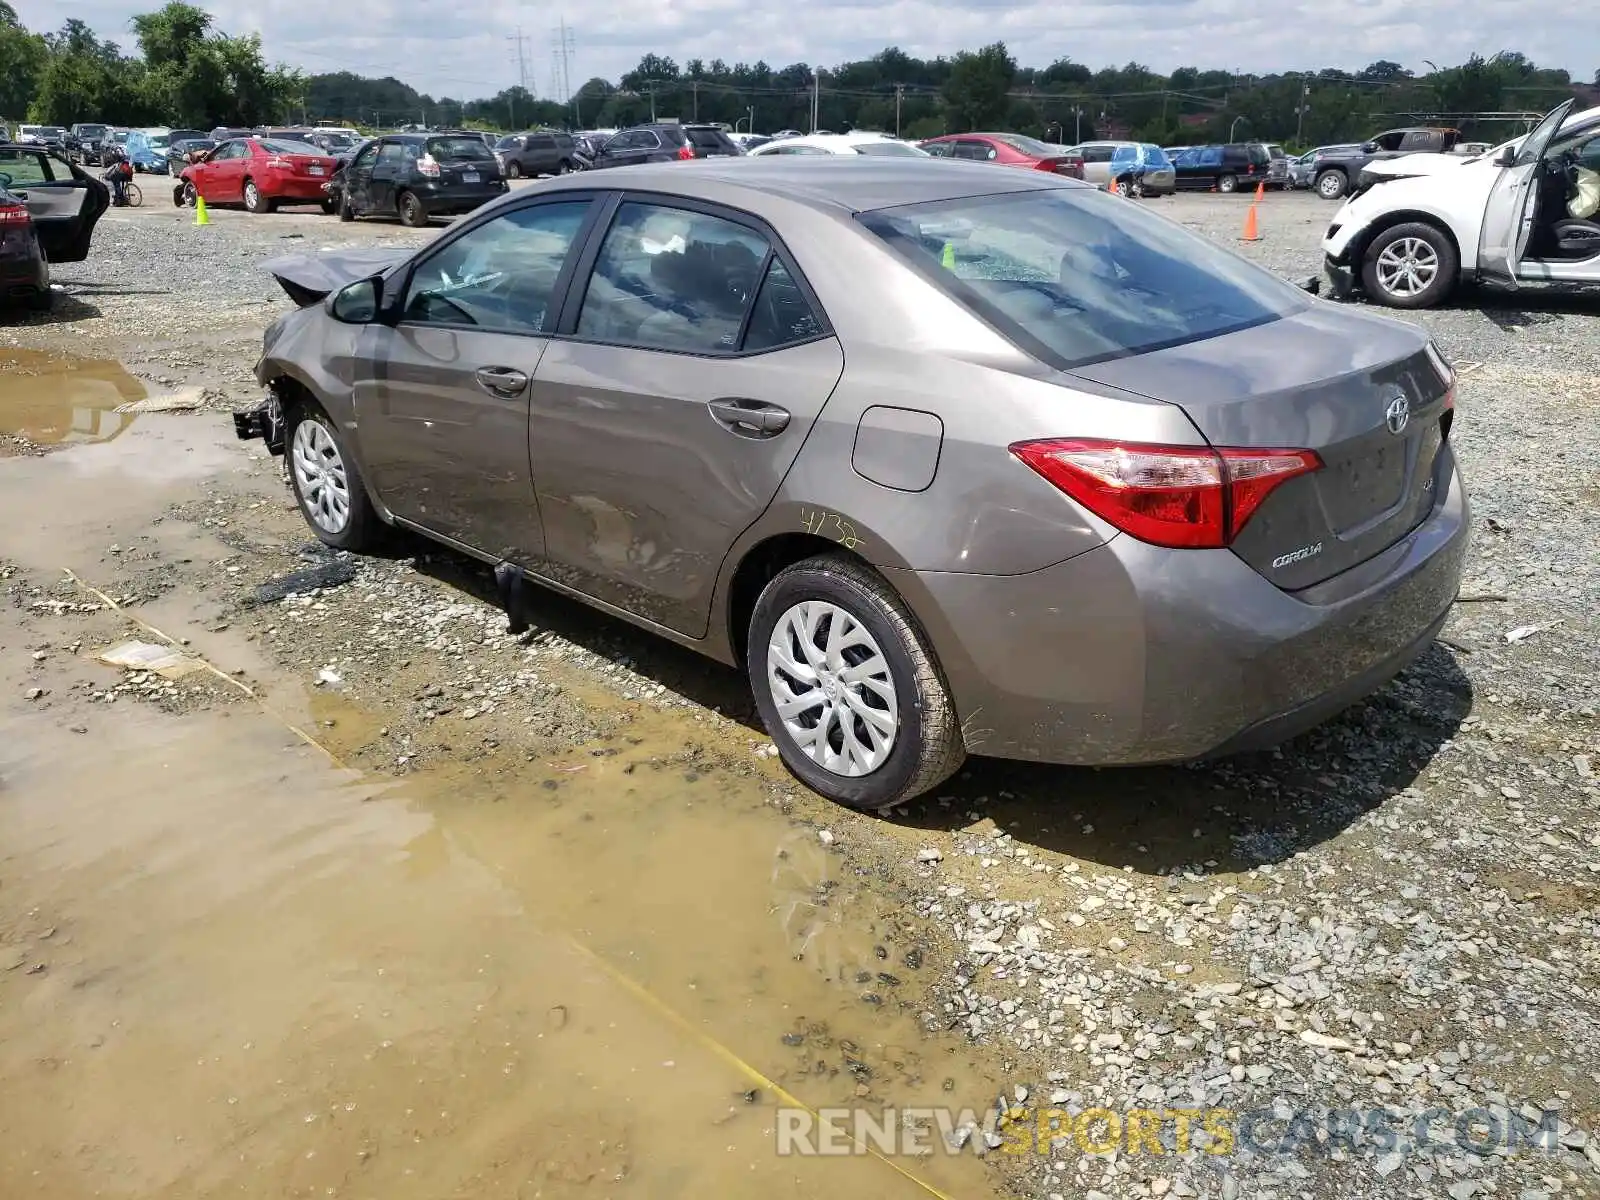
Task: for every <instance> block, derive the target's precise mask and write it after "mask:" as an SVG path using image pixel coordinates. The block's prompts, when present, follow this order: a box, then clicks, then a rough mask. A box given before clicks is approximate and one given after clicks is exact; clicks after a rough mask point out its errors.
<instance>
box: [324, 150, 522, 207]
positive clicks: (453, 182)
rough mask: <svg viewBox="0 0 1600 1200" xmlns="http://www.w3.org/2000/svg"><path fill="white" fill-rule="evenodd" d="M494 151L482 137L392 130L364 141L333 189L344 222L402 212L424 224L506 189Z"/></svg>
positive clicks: (334, 202) (331, 194)
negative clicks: (387, 133)
mask: <svg viewBox="0 0 1600 1200" xmlns="http://www.w3.org/2000/svg"><path fill="white" fill-rule="evenodd" d="M506 188H507V184H506V181H505V179H504V178H503V177H502V176H501V174H500V164H499V163H498V162H496V161H495V157H494V152H493V151H491V150H490V149H489V147H488V146H486V145H484V143H483V139H482V138H480V137H477V136H472V137H463V136H457V135H440V134H429V133H392V134H389V135H388V136H386V137H380V138H374V139H373V140H372V141H370V142H366V143H364V144H363V145H362V146H361V148H360V149H359V150H357V151H356V153H355V155H354V156H353V157H352V158H351V159H350V160H349V162H348V163H345V164H344V166H343V167H342V169H341V170H340V172H339V176H338V178H337V179H336V180H335V181H334V182H333V184H332V185H331V186H330V187H329V189H328V196H329V198H330V200H329V202H330V204H331V205H332V206H333V211H336V212H337V213H338V214H339V219H340V220H341V221H353V220H355V219H356V218H357V217H371V216H378V217H386V216H398V217H399V218H400V223H401V224H402V225H408V226H410V227H412V228H413V229H421V228H422V227H424V226H426V225H427V224H428V222H429V221H430V220H431V219H432V218H434V217H440V216H454V215H457V214H459V213H466V212H471V211H472V210H473V209H475V208H477V207H478V206H480V205H482V204H486V203H488V202H489V201H490V200H493V199H496V198H497V197H499V196H502V195H504V194H505V192H506Z"/></svg>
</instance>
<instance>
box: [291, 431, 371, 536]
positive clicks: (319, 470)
mask: <svg viewBox="0 0 1600 1200" xmlns="http://www.w3.org/2000/svg"><path fill="white" fill-rule="evenodd" d="M284 417H285V418H286V420H285V429H284V457H285V459H286V465H287V466H288V468H289V487H290V488H291V489H292V490H293V492H294V498H295V501H296V503H298V504H299V505H300V515H301V516H302V517H304V518H305V520H306V524H307V525H309V526H311V532H312V533H314V534H316V535H317V537H318V538H319V539H321V541H322V542H323V544H324V545H328V546H332V547H333V548H334V549H336V550H349V551H352V552H355V553H360V552H361V551H363V550H367V549H371V548H372V547H373V546H375V545H377V543H378V540H379V538H380V536H381V534H382V530H383V520H382V518H380V517H379V516H378V511H377V509H375V508H374V507H373V505H372V501H371V499H370V498H369V497H368V496H367V485H366V481H365V480H363V479H362V478H361V468H360V467H358V466H357V465H356V461H355V459H354V458H352V457H351V455H350V452H349V449H348V448H347V446H346V445H345V441H344V436H343V434H342V433H340V431H339V429H338V428H337V426H335V424H334V422H333V419H332V418H331V417H329V416H328V414H327V413H325V412H323V411H322V409H320V408H318V407H317V406H316V405H314V404H306V403H300V404H296V405H294V406H293V407H292V408H290V409H289V410H288V411H287V412H285V413H284Z"/></svg>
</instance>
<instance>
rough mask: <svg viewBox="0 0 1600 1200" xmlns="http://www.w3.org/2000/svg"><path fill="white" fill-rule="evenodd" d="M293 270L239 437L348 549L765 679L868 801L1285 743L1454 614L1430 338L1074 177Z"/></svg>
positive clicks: (783, 174) (966, 183)
mask: <svg viewBox="0 0 1600 1200" xmlns="http://www.w3.org/2000/svg"><path fill="white" fill-rule="evenodd" d="M612 179H615V182H614V183H612V182H610V181H611V180H612ZM597 180H599V181H600V182H598V183H597V182H596V181H597ZM267 266H268V268H269V269H270V270H271V271H272V273H273V274H274V275H275V276H276V277H277V278H278V279H279V280H280V282H281V283H282V284H283V287H284V290H285V291H286V292H287V293H288V294H289V295H290V296H291V297H293V298H294V299H295V300H296V301H297V303H298V304H299V305H301V306H302V307H299V308H298V309H296V310H294V311H291V312H289V313H288V314H287V315H285V316H284V317H282V318H280V319H279V320H278V321H277V322H276V323H275V324H274V325H273V326H272V327H271V328H269V329H268V331H267V332H266V334H265V338H264V342H263V346H262V353H261V357H260V359H259V362H258V365H257V378H258V380H259V381H260V383H261V384H262V385H263V386H264V387H266V388H267V389H269V392H268V398H267V399H266V400H265V401H264V402H263V403H262V404H261V405H259V406H257V407H255V408H252V409H249V410H244V411H240V412H238V413H236V414H235V422H236V427H237V429H238V431H239V433H240V435H241V436H242V437H261V438H264V439H265V440H266V442H267V445H268V446H269V447H270V448H272V449H273V450H274V451H275V452H277V453H281V454H285V455H286V456H287V463H286V466H287V468H288V474H289V480H290V486H291V488H292V490H293V494H294V496H295V498H296V500H297V501H298V503H299V506H300V509H301V511H302V513H303V514H304V516H305V518H306V520H307V522H308V523H309V525H310V526H311V528H312V530H313V531H314V532H315V534H316V536H317V537H318V538H320V539H321V540H322V541H323V542H325V543H326V544H328V545H330V546H335V547H339V548H341V549H345V550H351V551H360V550H365V549H368V548H371V547H373V546H374V545H375V543H376V542H378V540H379V538H380V535H381V534H382V532H383V531H384V529H385V527H386V526H390V525H392V526H397V527H400V528H403V529H406V530H410V531H414V532H418V533H421V534H424V535H426V536H427V537H430V538H433V539H436V540H437V541H439V542H441V543H443V544H444V545H447V546H450V547H453V548H454V549H456V550H458V551H460V552H462V553H464V554H468V555H472V556H475V557H477V558H479V559H481V560H482V561H483V562H484V563H485V564H489V565H492V566H493V567H494V575H495V579H496V581H497V583H498V585H499V587H500V595H501V598H502V600H503V602H504V604H505V606H506V608H507V609H508V611H509V613H510V614H511V618H512V620H511V626H510V627H511V629H512V630H514V631H516V630H520V629H523V628H526V626H527V619H528V614H529V609H528V605H529V603H530V597H529V595H528V592H529V590H530V589H529V586H528V585H529V584H533V583H536V584H540V585H543V586H546V587H548V588H551V589H554V590H556V591H559V592H564V593H566V594H568V595H573V596H577V597H580V598H582V599H583V600H585V601H587V602H588V603H590V604H592V605H593V606H595V607H596V608H598V609H601V610H603V611H605V612H608V613H612V614H615V615H617V616H620V617H622V618H623V619H625V620H628V621H631V622H633V623H634V624H636V625H639V626H641V627H643V628H645V629H648V630H651V631H653V632H655V633H658V634H660V635H662V636H664V637H667V638H669V639H671V640H673V641H675V642H679V643H681V644H683V645H685V646H689V647H693V648H694V649H696V650H699V651H701V652H703V653H705V654H707V655H710V656H711V657H712V658H714V659H717V660H719V661H721V662H724V663H729V664H740V665H742V666H743V667H744V669H745V671H746V673H747V674H748V677H749V681H750V684H751V686H752V687H753V689H754V691H755V697H756V703H757V707H758V709H759V711H760V714H761V718H762V720H763V722H764V724H765V726H766V728H767V730H768V732H769V733H770V734H771V736H772V738H773V741H774V742H775V744H776V746H777V749H778V752H779V754H780V755H781V757H782V759H783V761H784V763H785V764H786V765H787V766H788V768H789V769H790V770H791V771H792V772H793V773H794V774H795V775H796V776H797V777H798V778H799V779H801V780H802V781H803V782H805V783H806V784H807V785H808V786H810V787H811V788H813V789H815V790H816V791H818V792H819V793H821V794H822V795H824V796H828V797H831V798H832V799H834V800H836V801H838V802H840V803H843V804H847V805H852V806H855V807H858V808H863V809H873V810H877V809H883V808H887V807H889V806H892V805H896V804H899V803H902V802H904V801H906V800H909V799H911V798H912V797H914V796H916V795H918V794H920V793H922V792H925V791H927V790H928V789H929V788H931V787H934V786H935V785H936V784H938V783H939V782H940V781H941V780H942V779H944V778H945V777H946V776H948V775H949V774H950V773H951V772H952V771H954V770H955V769H956V768H957V767H958V765H959V764H960V763H961V761H962V759H963V758H964V757H965V756H966V755H967V754H968V753H981V754H988V755H997V756H1003V757H1010V758H1025V759H1036V760H1042V761H1048V762H1057V763H1089V764H1099V765H1110V764H1119V763H1120V764H1126V763H1163V762H1172V761H1177V760H1187V759H1193V758H1196V757H1200V756H1205V755H1211V754H1218V753H1228V752H1232V751H1236V750H1242V749H1247V748H1254V747H1259V746H1268V745H1272V744H1275V743H1277V742H1280V741H1282V740H1283V739H1284V738H1286V737H1289V736H1290V735H1292V734H1294V733H1296V732H1298V731H1300V730H1303V729H1306V728H1309V727H1311V726H1313V725H1315V724H1317V723H1319V722H1321V721H1323V720H1326V719H1327V718H1328V717H1330V716H1332V715H1333V714H1335V713H1337V712H1338V711H1340V710H1341V709H1343V708H1345V707H1347V706H1349V705H1350V704H1352V703H1354V702H1356V701H1357V700H1359V699H1361V698H1362V697H1364V696H1366V695H1367V694H1369V693H1370V692H1372V691H1373V690H1374V689H1376V688H1378V687H1379V686H1381V685H1382V684H1383V683H1384V682H1385V681H1386V680H1388V679H1389V678H1390V677H1391V676H1393V675H1394V674H1395V673H1396V672H1398V671H1400V670H1401V669H1403V668H1404V667H1405V666H1406V665H1407V664H1408V663H1409V662H1411V661H1412V660H1413V659H1414V658H1415V656H1416V655H1418V654H1419V653H1420V652H1421V651H1422V650H1423V649H1424V648H1425V647H1426V646H1427V645H1428V644H1429V643H1430V642H1431V640H1432V639H1433V636H1434V634H1435V632H1436V631H1437V630H1438V629H1439V627H1440V625H1441V623H1442V622H1443V621H1444V619H1445V617H1446V615H1447V614H1448V612H1449V610H1450V608H1451V605H1452V603H1453V601H1454V599H1455V596H1456V590H1457V585H1458V581H1459V578H1460V574H1461V567H1462V561H1463V556H1464V553H1465V548H1466V540H1467V526H1468V517H1467V507H1466V499H1465V496H1464V493H1463V489H1462V485H1461V480H1460V477H1459V475H1458V473H1457V470H1456V463H1455V457H1454V453H1453V451H1452V447H1451V441H1450V431H1451V425H1452V419H1453V416H1454V376H1453V373H1452V371H1451V368H1450V367H1449V366H1448V365H1447V364H1446V362H1445V360H1444V359H1443V358H1442V357H1441V356H1440V355H1439V353H1438V351H1437V350H1436V349H1435V348H1434V347H1433V345H1432V343H1431V342H1430V340H1429V338H1428V336H1427V335H1426V334H1425V333H1424V332H1422V331H1420V330H1418V329H1416V328H1414V327H1412V326H1410V325H1406V324H1402V323H1399V322H1395V321H1391V320H1388V319H1385V318H1382V317H1378V316H1374V315H1371V314H1367V313H1362V312H1360V311H1356V310H1351V309H1348V308H1342V307H1340V306H1338V305H1330V304H1326V303H1323V302H1321V301H1319V300H1317V299H1315V298H1314V297H1312V296H1309V295H1307V294H1306V292H1305V291H1302V290H1301V289H1299V288H1296V287H1294V286H1292V285H1291V284H1288V283H1286V282H1284V281H1282V280H1280V279H1279V278H1277V277H1276V276H1274V275H1272V274H1270V273H1269V272H1267V271H1266V270H1264V269H1262V268H1259V267H1257V266H1254V265H1252V264H1251V263H1249V262H1247V261H1245V260H1244V259H1242V258H1240V257H1239V256H1237V255H1236V254H1234V253H1232V252H1231V251H1228V250H1225V249H1223V248H1221V247H1219V246H1217V245H1215V244H1214V243H1212V242H1210V241H1207V240H1206V239H1204V238H1202V237H1200V236H1198V235H1196V234H1193V233H1191V232H1189V231H1188V230H1186V229H1184V228H1183V227H1182V226H1181V225H1179V224H1177V223H1176V222H1172V221H1168V220H1165V219H1164V218H1162V217H1159V216H1157V215H1155V214H1154V213H1151V212H1149V211H1148V210H1147V209H1145V208H1144V207H1143V206H1140V205H1135V204H1129V203H1127V202H1126V201H1123V200H1119V199H1117V198H1115V197H1112V196H1109V195H1107V194H1106V193H1104V192H1101V191H1099V190H1098V189H1096V188H1094V187H1092V186H1090V185H1086V184H1082V183H1079V182H1076V181H1073V180H1068V179H1063V178H1061V177H1059V176H1055V175H1052V174H1048V173H1046V172H1042V171H987V170H975V169H973V167H972V166H971V165H970V164H965V163H940V162H929V161H928V160H926V159H920V158H919V159H895V158H880V159H873V160H869V161H863V160H860V159H855V160H851V159H845V158H839V157H836V156H832V155H818V156H798V157H793V158H791V157H783V156H778V157H766V156H763V157H760V158H752V159H749V160H746V159H732V158H729V159H727V160H725V161H704V162H701V163H698V164H696V165H695V166H692V167H688V168H684V167H680V166H677V165H666V164H663V165H660V166H643V167H639V168H636V169H634V170H631V171H628V172H627V173H626V174H625V175H623V174H621V173H618V174H616V175H572V176H568V177H566V178H564V179H557V180H552V181H550V182H549V183H547V184H545V185H542V186H540V187H538V188H535V189H528V190H526V191H519V192H514V193H512V194H511V195H510V196H507V197H505V198H504V199H502V200H500V201H498V202H497V203H495V204H492V205H490V206H488V207H486V208H485V209H483V210H482V211H480V212H478V213H476V214H474V215H473V216H472V217H471V218H469V219H467V220H465V221H462V222H460V223H458V224H457V225H456V226H455V227H454V228H452V229H451V230H449V231H448V232H445V233H443V234H441V235H440V236H439V237H438V238H436V239H435V240H434V241H433V242H431V243H430V244H429V245H427V246H425V247H423V248H421V249H420V250H375V249H367V250H361V251H353V252H334V253H329V254H324V255H308V256H299V257H295V258H291V259H281V260H277V261H274V262H272V263H269V264H267Z"/></svg>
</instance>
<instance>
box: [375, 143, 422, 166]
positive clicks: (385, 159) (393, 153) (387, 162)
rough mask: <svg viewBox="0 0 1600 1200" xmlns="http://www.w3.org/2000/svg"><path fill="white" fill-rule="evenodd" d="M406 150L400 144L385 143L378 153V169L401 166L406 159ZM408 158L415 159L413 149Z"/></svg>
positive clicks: (403, 145)
mask: <svg viewBox="0 0 1600 1200" xmlns="http://www.w3.org/2000/svg"><path fill="white" fill-rule="evenodd" d="M406 149H407V147H406V146H405V144H404V143H402V142H388V143H385V145H384V147H383V149H382V150H380V151H379V152H378V165H379V166H380V167H399V166H402V165H403V164H404V163H405V161H406V157H407V156H406ZM410 157H412V158H415V157H416V151H415V149H413V150H412V152H411V155H410Z"/></svg>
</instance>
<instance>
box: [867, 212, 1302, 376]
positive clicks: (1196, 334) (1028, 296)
mask: <svg viewBox="0 0 1600 1200" xmlns="http://www.w3.org/2000/svg"><path fill="white" fill-rule="evenodd" d="M859 219H860V221H861V223H862V224H863V225H864V226H865V227H866V228H867V229H869V230H870V231H871V232H873V233H874V234H876V235H877V236H878V237H880V238H882V239H883V240H884V241H885V242H887V243H888V244H889V245H890V247H891V248H892V249H894V250H895V252H896V253H898V254H899V255H900V256H901V257H902V258H903V259H904V260H905V261H906V262H907V263H908V264H909V265H910V266H912V267H913V268H914V269H916V270H918V271H919V272H920V273H921V274H922V275H923V276H924V277H925V278H928V279H929V280H930V281H932V282H933V283H934V284H935V285H936V286H938V287H939V288H941V289H942V290H944V291H946V292H948V293H949V294H950V295H952V296H953V297H954V298H955V299H956V300H958V301H959V302H960V303H962V304H964V305H965V306H966V307H967V308H969V309H970V310H971V311H972V312H973V313H974V314H975V315H977V316H979V317H980V318H982V319H983V320H985V321H986V322H987V323H988V324H990V325H991V326H993V327H994V328H995V329H997V330H999V331H1000V333H1002V334H1003V335H1004V336H1005V337H1007V338H1009V339H1010V340H1011V341H1013V342H1014V343H1016V345H1017V346H1018V347H1019V348H1021V349H1022V350H1024V351H1025V352H1027V353H1029V354H1032V355H1034V356H1035V357H1036V358H1039V359H1040V360H1041V361H1044V362H1047V363H1049V364H1051V365H1052V366H1055V367H1057V368H1059V369H1070V368H1072V367H1075V366H1083V365H1086V364H1088V363H1093V362H1102V361H1104V360H1107V359H1112V358H1122V357H1125V356H1128V355H1132V354H1142V353H1145V352H1148V351H1151V350H1157V349H1161V348H1163V347H1166V346H1176V345H1182V344H1184V343H1186V342H1194V341H1200V340H1202V339H1205V338H1212V337H1218V336H1220V335H1222V334H1225V333H1231V332H1233V331H1235V330H1239V329H1248V328H1250V327H1252V326H1255V325H1262V324H1265V323H1267V322H1269V321H1274V320H1277V319H1279V318H1281V317H1284V316H1287V315H1289V314H1291V313H1295V312H1300V311H1302V310H1303V309H1304V308H1305V307H1306V306H1307V305H1308V304H1309V299H1308V298H1307V297H1306V296H1305V294H1304V293H1303V292H1301V291H1299V290H1298V289H1296V288H1295V287H1293V286H1292V285H1290V284H1288V283H1285V282H1283V281H1282V280H1280V279H1278V278H1277V277H1276V276H1274V275H1272V274H1271V273H1269V272H1267V271H1265V270H1263V269H1262V268H1260V267H1256V266H1254V265H1252V264H1250V263H1248V262H1245V261H1244V260H1243V259H1241V258H1237V257H1236V256H1234V255H1232V254H1229V253H1228V252H1226V251H1224V250H1223V249H1222V248H1221V247H1219V246H1216V245H1215V244H1213V243H1212V242H1210V241H1208V240H1206V239H1205V238H1202V237H1199V236H1197V235H1195V234H1192V233H1190V232H1189V231H1188V230H1186V229H1184V228H1182V227H1181V226H1178V225H1175V224H1173V223H1171V222H1169V221H1166V220H1165V219H1163V218H1161V217H1158V216H1155V215H1153V214H1151V213H1148V212H1146V211H1145V210H1144V209H1142V208H1139V207H1136V206H1130V205H1128V204H1125V203H1122V202H1119V201H1118V200H1117V199H1115V198H1114V197H1111V196H1107V195H1104V194H1103V193H1100V192H1093V191H1079V190H1077V189H1067V188H1060V189H1056V188H1052V189H1049V190H1047V191H1030V192H1019V193H1012V194H1009V195H1002V196H986V197H977V198H969V199H963V200H957V201H948V202H943V203H937V204H926V205H908V206H905V207H901V208H889V209H881V210H879V211H876V212H869V213H864V214H862V215H861V217H860V218H859Z"/></svg>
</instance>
